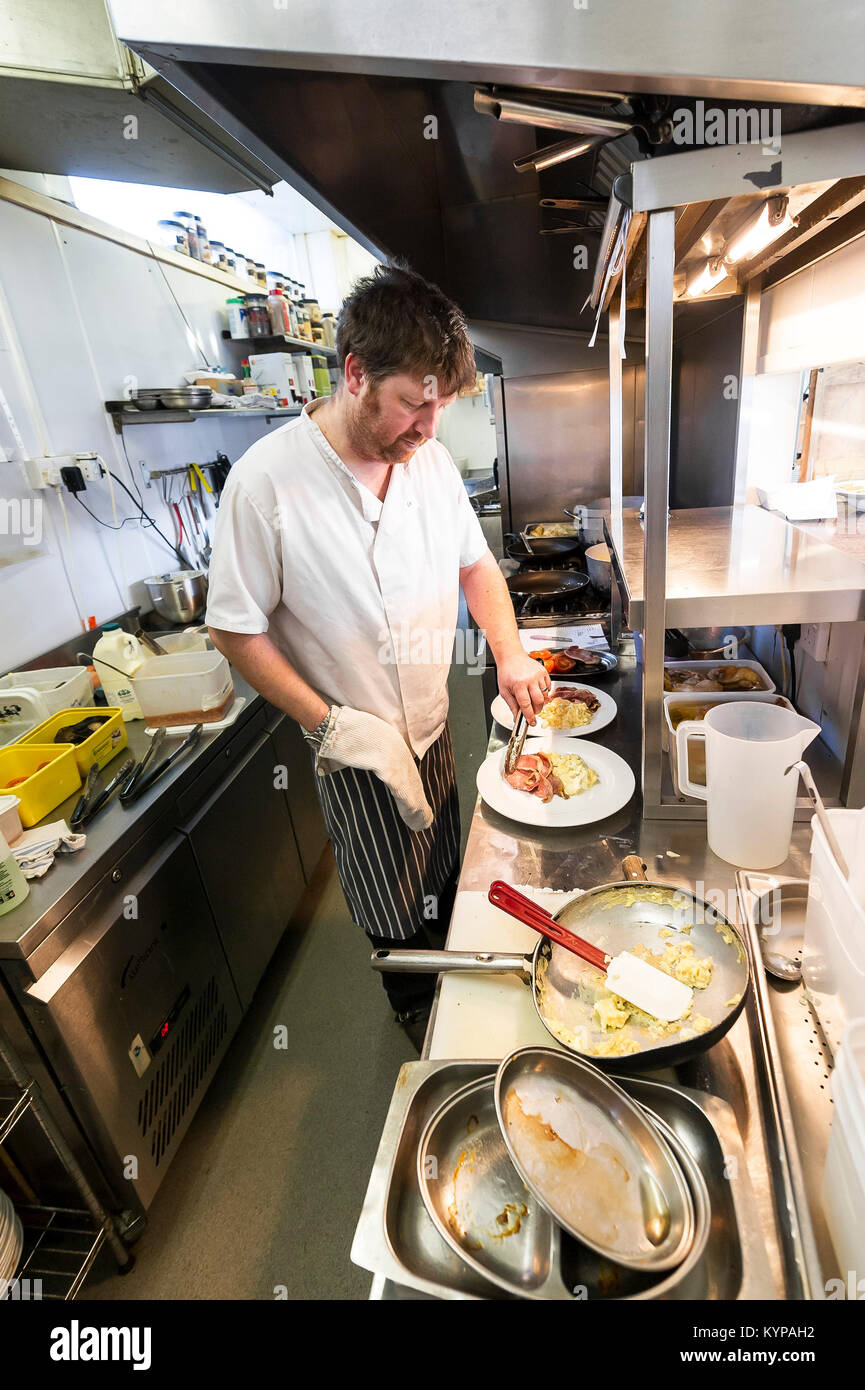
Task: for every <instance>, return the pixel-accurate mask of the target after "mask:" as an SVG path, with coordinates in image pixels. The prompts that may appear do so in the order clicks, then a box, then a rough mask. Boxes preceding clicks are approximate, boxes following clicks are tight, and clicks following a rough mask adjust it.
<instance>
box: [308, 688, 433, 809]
mask: <svg viewBox="0 0 865 1390" xmlns="http://www.w3.org/2000/svg"><path fill="white" fill-rule="evenodd" d="M343 767H357V768H362V769H364V770H365V771H367V772H374V773H375V775H376V777H378V778H380V780H381V781H382V782H384V784H385V786H386V787H389V788H390V790H391V791H392V792H393V796H394V799H395V801H396V804H397V809H398V811H399V813H400V816H401V817H402V819H403V820H404V821H405V823H406V825H407V826H408V828H409V830H427V829H428V828H429V827H430V826H431V825H432V820H433V813H432V808H431V807H430V804H429V802H428V801H427V799H426V796H425V795H424V789H423V783H422V781H421V778H420V773H419V772H418V769H417V764H416V763H415V760H414V758H413V757H412V755H411V753H410V751H409V748H408V746H407V744H406V743H405V741H404V739H403V738H402V737H401V736H400V734H398V733H397V731H396V729H394V728H392V727H391V725H390V724H386V723H385V721H384V720H383V719H379V718H378V716H377V715H375V714H365V713H364V712H363V710H357V709H349V708H348V706H346V705H332V706H331V709H330V717H329V719H328V722H327V730H326V732H325V735H324V737H323V739H322V741H321V744H320V745H319V749H318V756H317V758H316V763H315V770H316V772H318V773H319V775H321V776H327V774H328V773H329V772H336V771H338V770H339V769H340V768H343Z"/></svg>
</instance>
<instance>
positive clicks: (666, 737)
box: [661, 690, 793, 794]
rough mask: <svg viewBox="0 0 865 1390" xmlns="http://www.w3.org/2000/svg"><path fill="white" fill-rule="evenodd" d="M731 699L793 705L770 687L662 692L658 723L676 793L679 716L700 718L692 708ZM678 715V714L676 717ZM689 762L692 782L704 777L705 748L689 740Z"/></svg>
mask: <svg viewBox="0 0 865 1390" xmlns="http://www.w3.org/2000/svg"><path fill="white" fill-rule="evenodd" d="M734 700H739V701H741V700H745V701H747V702H748V704H752V703H757V704H763V705H781V706H782V707H783V708H784V709H792V708H793V706H792V705H791V704H790V701H789V700H788V699H787V697H786V696H785V695H779V694H778V693H777V692H775V691H771V690H752V691H749V692H748V693H747V694H742V695H739V694H730V695H716V694H714V692H713V691H711V690H706V691H700V690H695V691H694V692H693V693H692V694H690V695H665V696H664V722H663V724H662V726H661V728H662V733H661V746H662V748H663V749H664V751H665V752H668V753H669V754H670V764H671V766H672V769H673V784H674V786H675V788H676V792H677V794H678V793H679V752H678V749H677V747H676V727H677V725H678V724H680V723H681V722H682V719H702V717H703V716H702V715H701V714H695V713H694V711H695V710H705V709H707V708H708V709H713V708H714V706H715V705H728V704H732V703H733V701H734ZM677 715H681V718H677ZM688 762H689V764H690V766H689V772H690V777H691V781H692V782H702V783H705V781H706V759H705V754H704V750H703V749H702V748H701V747H700V745H699V744H696V743H695V744H692V746H691V756H690V757H689V759H688Z"/></svg>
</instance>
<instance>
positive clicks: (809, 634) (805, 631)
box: [799, 623, 832, 662]
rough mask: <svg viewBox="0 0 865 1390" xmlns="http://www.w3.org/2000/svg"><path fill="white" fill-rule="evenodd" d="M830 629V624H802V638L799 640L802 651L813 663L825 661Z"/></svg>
mask: <svg viewBox="0 0 865 1390" xmlns="http://www.w3.org/2000/svg"><path fill="white" fill-rule="evenodd" d="M831 629H832V624H831V623H803V624H802V636H801V637H800V638H799V646H800V647H801V648H802V651H803V652H807V653H808V655H809V656H811V657H813V658H814V660H815V661H820V662H823V661H825V660H826V655H827V653H828V651H829V633H830V632H831Z"/></svg>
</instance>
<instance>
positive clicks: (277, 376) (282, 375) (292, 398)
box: [249, 352, 311, 405]
mask: <svg viewBox="0 0 865 1390" xmlns="http://www.w3.org/2000/svg"><path fill="white" fill-rule="evenodd" d="M249 370H250V373H251V375H252V380H253V381H254V382H255V384H256V386H257V387H258V389H259V390H263V388H264V387H265V386H273V387H275V388H276V399H277V400H278V401H279V402H280V403H283V402H284V403H285V404H286V405H296V404H297V403H298V402H299V401H303V400H304V397H303V396H302V394H301V391H300V388H299V385H298V378H297V372H296V370H295V365H294V358H293V357H292V355H291V353H290V352H258V353H254V354H252V355H250V358H249ZM309 399H311V398H309Z"/></svg>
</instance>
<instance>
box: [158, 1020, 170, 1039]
mask: <svg viewBox="0 0 865 1390" xmlns="http://www.w3.org/2000/svg"><path fill="white" fill-rule="evenodd" d="M167 1032H168V1024H167V1023H163V1025H162V1027H161V1028H160V1030H159V1036H160V1037H161V1038H164V1037H165V1034H166V1033H167Z"/></svg>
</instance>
